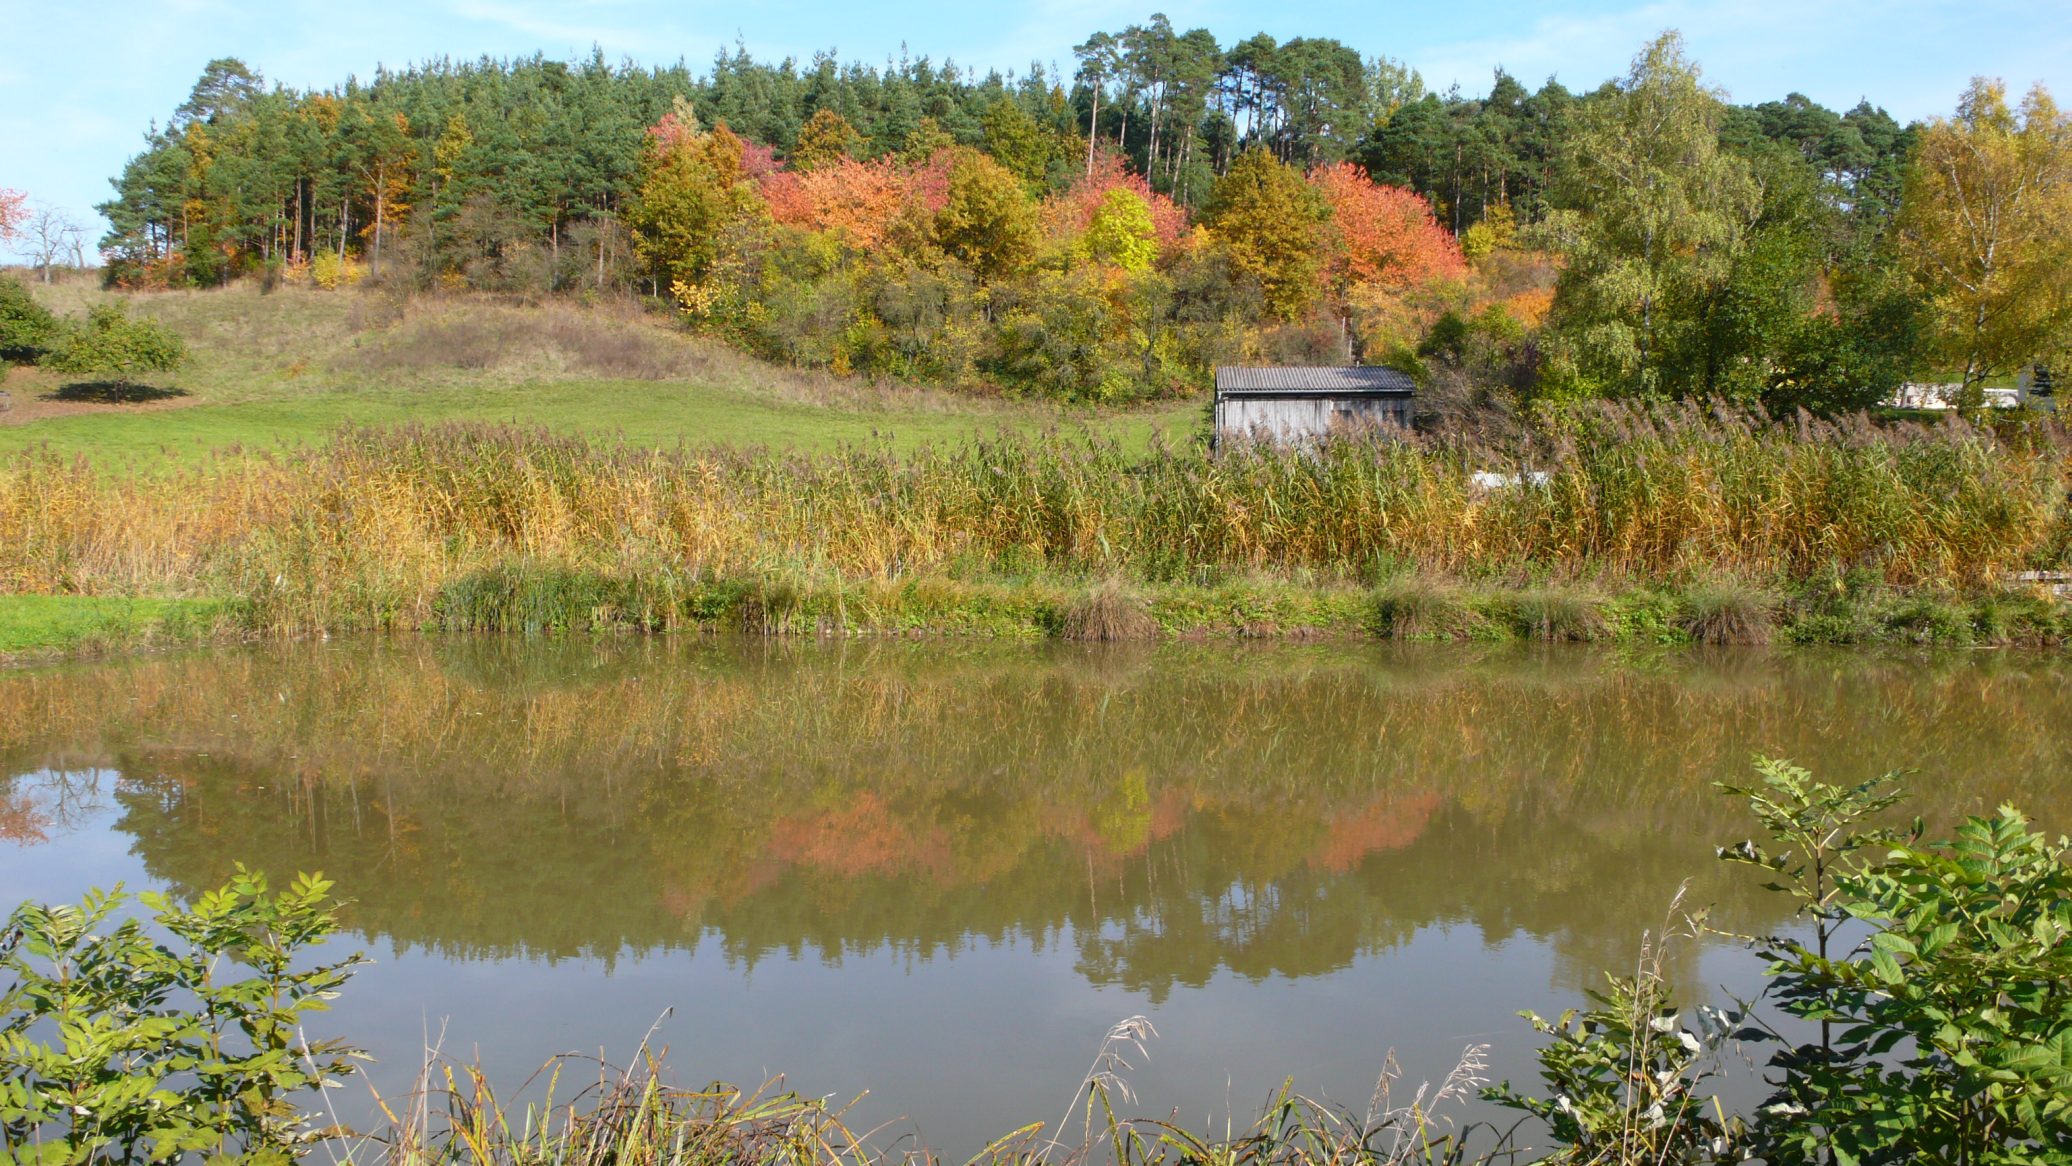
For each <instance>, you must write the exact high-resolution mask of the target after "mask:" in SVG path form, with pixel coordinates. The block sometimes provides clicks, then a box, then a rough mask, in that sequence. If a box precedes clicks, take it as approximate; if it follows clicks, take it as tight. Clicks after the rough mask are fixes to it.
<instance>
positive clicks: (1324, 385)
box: [1216, 367, 1417, 443]
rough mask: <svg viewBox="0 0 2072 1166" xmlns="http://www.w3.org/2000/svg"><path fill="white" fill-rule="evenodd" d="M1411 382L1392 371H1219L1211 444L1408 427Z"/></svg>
mask: <svg viewBox="0 0 2072 1166" xmlns="http://www.w3.org/2000/svg"><path fill="white" fill-rule="evenodd" d="M1416 395H1417V382H1416V381H1413V380H1411V379H1410V377H1409V375H1408V374H1405V373H1401V372H1398V371H1396V370H1395V369H1392V368H1367V367H1357V368H1336V367H1312V368H1219V369H1217V370H1216V441H1217V442H1218V443H1221V442H1222V441H1223V440H1225V439H1226V438H1232V437H1238V438H1253V439H1256V440H1263V441H1287V442H1302V441H1314V440H1316V439H1318V438H1321V437H1324V436H1326V435H1328V434H1331V433H1334V432H1341V431H1344V430H1349V429H1352V430H1358V429H1377V428H1381V427H1385V426H1396V427H1400V428H1405V429H1407V428H1409V427H1410V416H1411V399H1412V398H1413V397H1415V396H1416Z"/></svg>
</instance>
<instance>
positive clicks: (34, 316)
mask: <svg viewBox="0 0 2072 1166" xmlns="http://www.w3.org/2000/svg"><path fill="white" fill-rule="evenodd" d="M57 328H58V322H57V318H56V317H55V316H52V315H51V314H50V309H49V308H46V307H44V306H43V305H42V304H39V303H37V302H36V298H35V297H34V296H32V295H30V294H29V289H28V288H26V287H23V286H22V283H21V281H20V280H18V279H13V278H10V277H7V276H0V361H13V362H15V363H17V364H33V363H35V362H36V361H37V360H38V359H39V358H41V357H42V356H43V353H44V351H45V350H46V349H47V348H48V347H49V346H50V343H51V340H52V338H53V337H54V335H55V334H56V332H57Z"/></svg>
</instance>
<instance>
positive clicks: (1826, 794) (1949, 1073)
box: [1485, 760, 2072, 1166]
mask: <svg viewBox="0 0 2072 1166" xmlns="http://www.w3.org/2000/svg"><path fill="white" fill-rule="evenodd" d="M1757 772H1758V774H1759V775H1760V777H1761V779H1762V780H1761V782H1760V783H1759V784H1756V785H1753V786H1745V787H1743V786H1722V787H1721V788H1722V789H1723V790H1724V791H1725V792H1727V793H1729V794H1732V795H1734V796H1736V797H1740V798H1743V799H1745V800H1746V801H1747V802H1748V805H1749V807H1750V809H1751V810H1752V811H1753V813H1754V815H1755V817H1756V820H1757V822H1758V823H1759V825H1760V826H1761V828H1762V835H1763V838H1762V840H1760V841H1746V842H1740V843H1736V844H1735V845H1733V846H1730V847H1726V848H1724V849H1722V850H1721V852H1720V856H1721V857H1722V858H1724V859H1726V860H1728V861H1730V862H1740V863H1747V864H1749V865H1753V866H1756V867H1759V868H1761V869H1762V870H1763V871H1764V872H1765V873H1766V874H1767V876H1768V877H1769V878H1770V879H1771V880H1772V881H1771V882H1769V883H1767V884H1766V886H1768V888H1769V889H1771V890H1773V891H1776V892H1778V893H1780V894H1784V895H1787V896H1790V897H1791V898H1793V899H1795V900H1797V904H1798V909H1797V912H1796V917H1797V920H1798V921H1800V923H1801V924H1802V925H1801V926H1799V927H1796V928H1794V929H1793V930H1792V931H1791V932H1790V933H1788V934H1782V935H1773V936H1765V937H1759V938H1757V939H1755V940H1754V941H1753V945H1754V948H1755V950H1756V952H1757V954H1759V955H1760V956H1761V957H1762V958H1763V959H1764V960H1765V961H1767V964H1768V976H1769V983H1768V985H1767V987H1766V989H1765V991H1764V993H1763V995H1762V998H1761V999H1760V1000H1758V1001H1757V1002H1756V1003H1757V1004H1762V1003H1768V1004H1770V1005H1773V1006H1774V1007H1775V1008H1776V1009H1777V1011H1779V1012H1781V1013H1782V1014H1783V1017H1785V1018H1789V1020H1788V1021H1772V1020H1765V1019H1763V1018H1762V1016H1761V1014H1760V1013H1758V1012H1756V1011H1754V1010H1751V1011H1750V1012H1749V1013H1748V1018H1749V1023H1748V1025H1747V1026H1746V1027H1739V1028H1737V1026H1740V1025H1742V1023H1743V1018H1742V1016H1741V1015H1739V1014H1737V1013H1733V1012H1724V1011H1716V1010H1711V1009H1705V1008H1699V1009H1695V1010H1690V1011H1689V1012H1688V1015H1687V1014H1686V1012H1685V1011H1684V1010H1680V1009H1678V1008H1677V1007H1675V1006H1674V1003H1673V1002H1672V1001H1671V999H1670V994H1669V991H1668V981H1667V978H1666V977H1665V976H1664V975H1663V974H1662V962H1661V952H1662V944H1663V942H1666V939H1668V938H1675V937H1677V936H1678V935H1679V934H1681V935H1682V936H1683V937H1686V938H1695V937H1696V936H1697V935H1698V934H1699V932H1700V929H1701V928H1702V920H1685V922H1686V923H1687V924H1689V926H1688V927H1686V928H1685V929H1683V930H1682V931H1681V932H1680V933H1679V932H1678V931H1677V930H1675V929H1667V930H1666V933H1665V938H1664V939H1660V940H1656V941H1654V942H1652V943H1650V944H1649V945H1648V946H1647V948H1646V949H1645V950H1644V951H1643V954H1642V959H1641V962H1640V971H1639V974H1638V975H1636V976H1634V977H1632V978H1622V977H1611V978H1610V980H1609V984H1610V986H1609V988H1608V989H1607V990H1605V991H1603V992H1597V993H1592V994H1591V1006H1590V1007H1589V1008H1588V1009H1586V1010H1583V1011H1580V1012H1570V1013H1567V1014H1564V1015H1563V1016H1562V1017H1561V1018H1560V1019H1558V1020H1555V1021H1547V1020H1543V1019H1541V1018H1539V1017H1537V1016H1532V1015H1531V1014H1529V1013H1528V1014H1526V1015H1527V1018H1528V1019H1530V1020H1531V1021H1532V1023H1533V1026H1534V1027H1535V1028H1536V1029H1537V1030H1538V1031H1539V1032H1541V1033H1542V1034H1543V1035H1545V1036H1547V1037H1549V1038H1551V1039H1550V1040H1549V1043H1548V1044H1547V1045H1546V1046H1545V1047H1544V1048H1542V1049H1541V1051H1540V1053H1539V1061H1540V1067H1541V1078H1542V1080H1543V1081H1544V1083H1545V1085H1546V1091H1547V1095H1546V1097H1545V1098H1534V1097H1526V1096H1523V1095H1521V1094H1519V1093H1518V1092H1516V1091H1515V1090H1513V1089H1512V1087H1511V1086H1510V1085H1509V1084H1505V1085H1501V1086H1498V1087H1496V1088H1494V1089H1490V1090H1487V1091H1486V1092H1485V1096H1487V1097H1488V1098H1489V1099H1490V1100H1493V1101H1495V1102H1497V1103H1498V1104H1500V1105H1504V1106H1508V1107H1510V1108H1513V1109H1518V1110H1522V1111H1524V1112H1526V1113H1529V1114H1532V1115H1534V1116H1536V1117H1538V1118H1540V1119H1541V1120H1543V1121H1544V1122H1545V1123H1546V1126H1547V1129H1548V1133H1549V1134H1550V1135H1551V1138H1552V1141H1553V1144H1554V1146H1555V1147H1556V1149H1555V1150H1554V1152H1553V1153H1551V1154H1550V1155H1548V1156H1547V1157H1545V1158H1543V1159H1541V1160H1542V1161H1545V1162H1553V1163H1564V1164H1567V1163H1586V1162H1587V1163H1640V1162H1648V1163H1682V1164H1691V1166H1696V1164H1700V1163H1705V1164H1711V1163H1728V1162H1741V1161H1747V1160H1749V1159H1751V1158H1757V1159H1761V1160H1763V1161H1766V1162H1780V1163H1781V1162H1789V1163H1806V1164H1812V1166H1829V1164H1833V1166H1855V1164H1857V1163H1897V1162H1925V1163H1940V1164H1948V1166H1959V1164H1962V1166H2031V1164H2038V1163H2046V1162H2052V1163H2062V1162H2066V1161H2072V843H2068V842H2067V841H2066V840H2065V839H2062V838H2061V839H2059V840H2058V841H2056V842H2055V843H2053V842H2049V841H2047V840H2046V839H2045V838H2044V836H2043V835H2041V834H2038V833H2036V832H2034V831H2032V830H2030V829H2029V826H2028V823H2027V822H2026V821H2025V820H2024V819H2023V818H2022V816H2021V815H2020V814H2019V813H2018V812H2016V811H2015V810H2014V809H2012V808H2007V807H2003V808H2002V809H2001V810H1999V811H1998V813H1996V814H1995V815H1993V816H1992V817H1977V818H1970V819H1968V820H1966V821H1965V822H1964V823H1963V824H1962V825H1960V826H1959V827H1958V829H1957V830H1956V833H1955V837H1954V838H1953V839H1952V840H1950V841H1946V842H1935V843H1925V844H1924V843H1923V842H1922V841H1921V835H1922V827H1921V824H1920V823H1919V822H1916V823H1914V824H1913V827H1912V828H1911V829H1910V830H1907V831H1898V830H1894V829H1890V828H1885V827H1880V826H1878V825H1876V822H1877V820H1878V819H1879V817H1880V816H1881V815H1882V814H1884V812H1885V811H1887V810H1888V809H1890V808H1891V807H1892V806H1893V805H1895V804H1896V803H1897V802H1898V801H1899V793H1898V791H1897V787H1896V786H1895V785H1894V784H1893V781H1892V778H1891V776H1890V775H1888V776H1886V777H1884V778H1879V779H1875V780H1872V781H1867V782H1864V783H1861V784H1859V785H1855V786H1849V787H1842V786H1836V785H1830V784H1828V783H1826V782H1821V781H1818V780H1815V779H1814V778H1813V776H1812V775H1811V774H1810V773H1808V772H1807V771H1805V770H1804V769H1800V768H1798V767H1797V766H1793V765H1790V764H1787V763H1785V762H1781V761H1767V760H1765V761H1759V762H1758V763H1757ZM1733 1041H1747V1042H1752V1043H1756V1044H1771V1045H1774V1046H1776V1051H1775V1052H1774V1054H1773V1055H1772V1056H1771V1057H1770V1060H1769V1066H1770V1069H1771V1073H1770V1075H1769V1076H1768V1077H1767V1078H1766V1080H1767V1081H1768V1083H1769V1084H1770V1086H1771V1087H1772V1089H1773V1092H1772V1094H1771V1096H1770V1097H1769V1098H1768V1099H1767V1100H1766V1101H1765V1102H1764V1103H1763V1104H1762V1105H1760V1106H1758V1107H1757V1108H1756V1109H1755V1111H1754V1112H1752V1113H1749V1114H1746V1115H1742V1116H1738V1117H1737V1116H1733V1115H1730V1114H1728V1113H1727V1112H1726V1110H1725V1109H1724V1107H1723V1106H1722V1105H1721V1104H1720V1102H1719V1101H1718V1099H1717V1096H1716V1094H1715V1093H1714V1091H1713V1090H1712V1089H1711V1088H1710V1085H1711V1083H1712V1082H1713V1080H1714V1078H1715V1077H1716V1076H1717V1074H1718V1069H1719V1065H1720V1063H1721V1061H1722V1057H1721V1054H1722V1053H1724V1052H1725V1051H1726V1049H1727V1047H1728V1045H1729V1044H1730V1042H1733Z"/></svg>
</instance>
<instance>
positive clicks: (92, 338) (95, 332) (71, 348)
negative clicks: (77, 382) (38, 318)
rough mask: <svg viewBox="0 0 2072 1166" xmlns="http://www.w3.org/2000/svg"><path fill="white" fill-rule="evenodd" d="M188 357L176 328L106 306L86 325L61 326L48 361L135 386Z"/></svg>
mask: <svg viewBox="0 0 2072 1166" xmlns="http://www.w3.org/2000/svg"><path fill="white" fill-rule="evenodd" d="M186 359H187V346H186V345H185V344H183V343H182V342H181V340H180V337H179V335H178V334H176V333H175V332H174V331H173V330H172V329H170V328H168V327H166V326H165V325H164V324H161V323H159V322H158V321H157V320H153V319H149V318H144V319H138V318H134V317H132V316H131V315H130V314H129V313H128V311H126V310H125V309H124V308H123V307H121V306H120V305H117V304H101V305H98V306H96V307H94V308H93V309H91V310H90V311H89V312H88V313H87V316H86V319H85V320H84V321H80V322H75V323H70V324H66V325H64V326H62V327H60V328H59V329H58V332H57V336H56V338H55V339H54V341H53V342H52V343H51V346H50V352H49V353H48V355H46V356H45V357H44V358H43V361H42V363H43V364H44V365H45V366H46V367H48V368H52V369H55V370H57V371H58V372H62V373H70V374H72V375H74V376H102V377H108V378H110V379H111V380H113V381H114V382H115V383H116V384H118V385H129V384H132V383H134V382H135V380H136V379H137V378H138V377H139V376H143V375H145V374H148V373H160V372H171V371H173V370H174V369H176V368H179V367H180V365H181V363H182V362H183V361H185V360H186Z"/></svg>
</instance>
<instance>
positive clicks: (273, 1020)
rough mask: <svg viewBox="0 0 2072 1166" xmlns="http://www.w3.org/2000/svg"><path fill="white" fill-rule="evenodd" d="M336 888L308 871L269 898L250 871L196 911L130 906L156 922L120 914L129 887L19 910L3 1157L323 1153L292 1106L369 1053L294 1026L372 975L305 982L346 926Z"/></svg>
mask: <svg viewBox="0 0 2072 1166" xmlns="http://www.w3.org/2000/svg"><path fill="white" fill-rule="evenodd" d="M330 889H331V884H330V883H328V882H325V881H324V880H323V879H322V878H321V877H319V876H314V875H303V876H300V877H298V878H297V879H296V880H295V882H294V883H293V885H291V886H290V887H288V888H287V889H286V890H284V891H280V892H274V891H271V890H269V889H268V887H267V882H266V879H265V878H264V876H261V875H258V874H255V873H252V872H249V871H246V870H245V869H244V868H243V867H239V868H238V873H237V876H236V877H235V878H233V879H232V880H231V881H230V883H229V885H227V886H225V887H223V888H222V889H220V890H217V891H212V892H210V893H208V894H206V895H203V896H202V897H201V898H200V900H199V901H197V902H196V903H194V904H193V905H192V906H177V905H175V904H173V903H172V902H171V901H169V900H168V899H166V898H165V897H164V896H162V895H155V894H144V895H139V896H137V902H138V903H140V904H141V905H142V906H144V907H145V908H146V909H147V910H149V911H150V912H151V915H150V926H147V925H146V924H145V923H144V922H143V921H140V920H139V919H137V918H136V917H134V916H129V917H123V916H124V912H123V910H122V909H123V907H124V906H125V904H126V902H127V899H126V897H125V896H124V895H123V893H122V890H121V888H120V887H117V888H116V890H115V891H114V892H112V893H102V892H98V891H96V892H94V893H92V894H89V895H88V896H87V898H86V901H85V903H84V905H82V906H78V907H72V906H58V907H44V906H37V905H34V904H25V905H23V906H21V907H20V908H18V909H16V911H15V912H14V915H13V917H12V918H10V919H9V921H8V924H7V939H6V941H5V944H4V946H0V976H4V977H5V978H6V979H7V980H8V981H11V983H9V986H8V987H7V988H6V991H5V992H4V994H0V1150H4V1152H0V1161H14V1162H22V1163H37V1164H39V1166H55V1164H59V1163H88V1162H102V1161H165V1160H168V1159H178V1158H182V1157H186V1156H189V1155H203V1156H206V1157H209V1158H220V1157H223V1156H226V1155H228V1156H235V1157H238V1158H242V1159H248V1160H251V1161H258V1162H287V1161H291V1160H293V1159H294V1158H295V1157H296V1156H297V1154H298V1153H299V1152H301V1151H302V1150H303V1149H306V1148H307V1147H309V1146H311V1145H312V1144H314V1143H316V1142H318V1141H321V1140H323V1139H324V1138H325V1137H326V1136H327V1135H328V1133H329V1131H326V1130H320V1129H313V1128H311V1122H310V1120H309V1118H308V1116H307V1115H306V1114H304V1113H303V1112H302V1110H301V1108H300V1107H299V1106H297V1105H296V1104H295V1103H294V1101H293V1100H292V1099H291V1098H292V1095H293V1094H296V1093H299V1092H302V1091H305V1090H314V1089H319V1088H322V1087H323V1086H324V1085H325V1083H326V1082H327V1081H330V1080H332V1079H334V1078H337V1077H341V1076H343V1075H345V1074H346V1073H348V1072H350V1070H351V1068H352V1063H353V1060H354V1059H355V1058H356V1057H357V1056H358V1053H357V1052H355V1051H354V1050H353V1049H350V1048H348V1047H347V1046H345V1045H344V1044H342V1043H340V1042H337V1041H314V1042H312V1041H307V1040H305V1039H304V1037H303V1036H302V1034H301V1025H302V1022H303V1019H304V1018H305V1017H306V1016H308V1015H309V1014H311V1013H314V1012H319V1011H322V1010H323V1009H324V1008H325V1007H327V1002H328V1001H329V1000H330V999H331V998H332V997H333V996H335V995H336V994H337V989H338V988H339V987H340V986H341V985H342V984H344V983H345V981H346V979H347V978H348V977H349V976H351V975H352V973H353V970H354V969H355V968H357V967H358V966H359V964H360V963H361V962H362V961H361V959H360V957H359V956H357V955H354V956H349V957H347V958H345V959H343V960H340V961H338V962H336V963H331V964H321V965H317V966H314V967H309V968H306V969H303V970H296V964H297V962H298V957H299V956H300V955H301V954H302V953H303V951H304V950H305V949H307V948H308V947H310V946H311V945H314V944H316V943H318V942H320V941H322V940H323V939H324V938H325V937H327V936H329V935H330V934H331V933H332V932H333V931H334V930H335V929H336V926H337V924H336V918H335V914H334V908H335V906H336V904H335V902H334V901H333V900H332V899H331V898H330ZM118 920H119V921H118ZM161 936H165V937H169V938H161Z"/></svg>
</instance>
